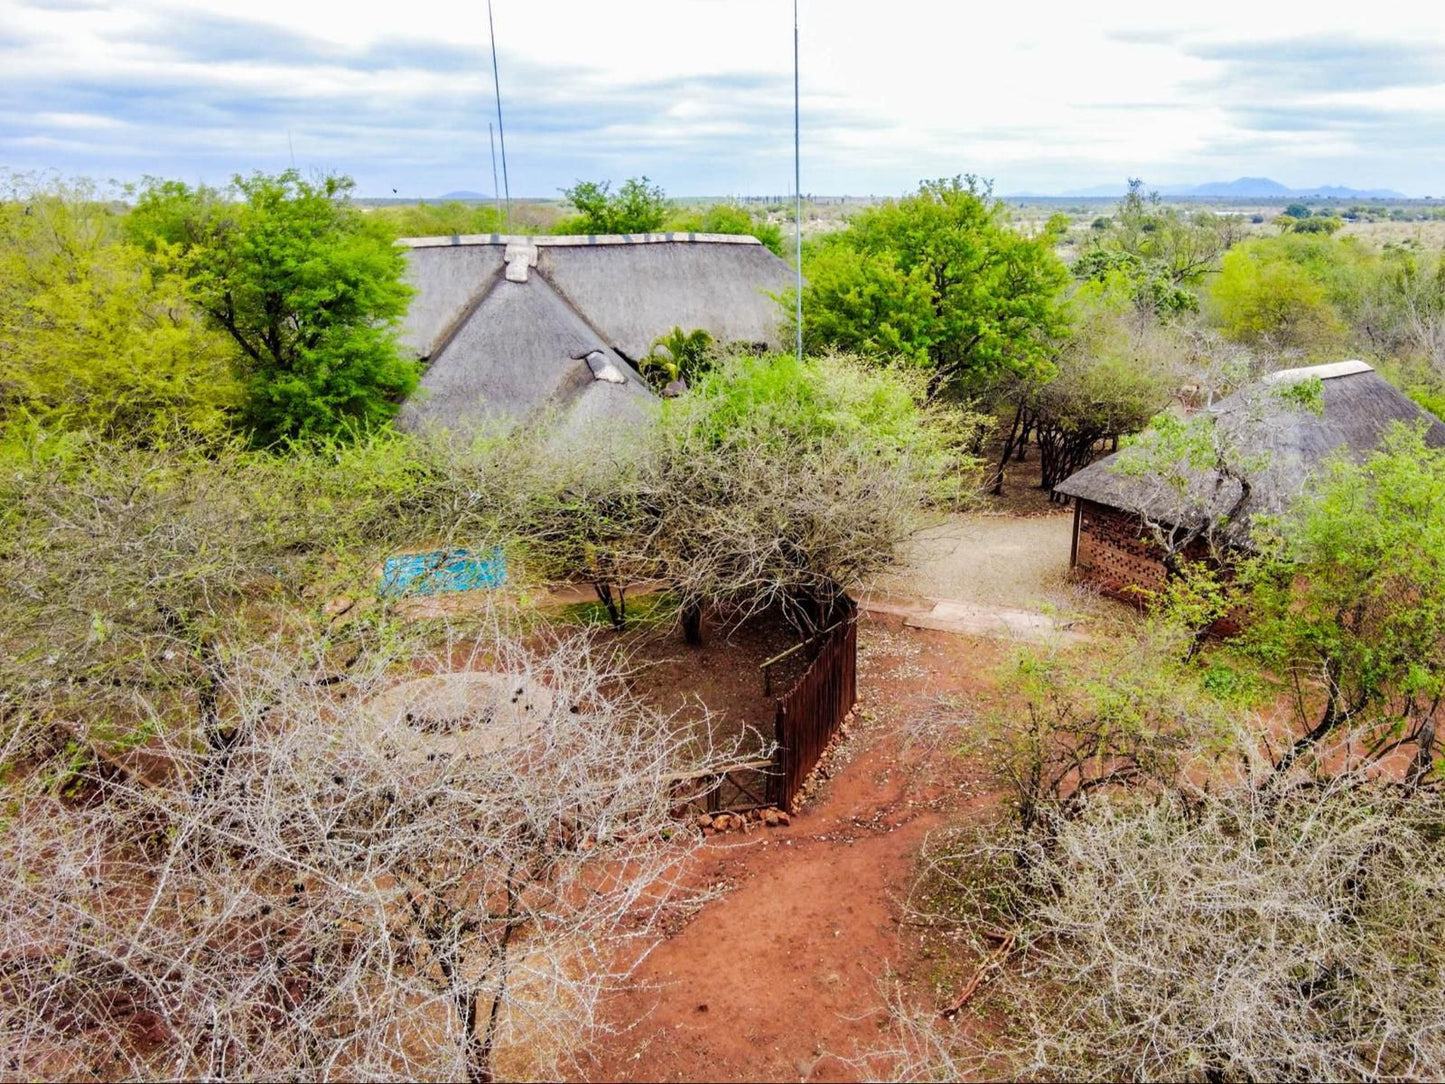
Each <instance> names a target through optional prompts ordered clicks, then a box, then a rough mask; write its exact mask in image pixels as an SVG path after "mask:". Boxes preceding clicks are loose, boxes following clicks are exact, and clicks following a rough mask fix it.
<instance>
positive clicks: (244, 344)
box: [126, 170, 417, 443]
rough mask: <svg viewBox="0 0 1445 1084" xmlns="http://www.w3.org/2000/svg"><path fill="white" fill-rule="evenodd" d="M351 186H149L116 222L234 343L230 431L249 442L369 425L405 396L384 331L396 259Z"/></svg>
mask: <svg viewBox="0 0 1445 1084" xmlns="http://www.w3.org/2000/svg"><path fill="white" fill-rule="evenodd" d="M351 188H352V182H351V181H350V180H349V179H348V178H344V177H326V178H324V179H322V180H320V181H316V182H311V181H307V180H305V179H304V178H302V177H301V175H300V174H299V173H298V172H296V171H295V170H287V171H286V172H284V173H281V174H278V175H276V176H267V175H265V174H260V173H257V174H253V175H251V176H250V177H239V176H238V177H236V178H235V180H234V182H233V186H232V190H231V192H229V193H225V194H223V193H218V192H216V191H214V190H211V189H207V188H205V187H197V188H192V187H191V186H189V185H186V184H183V183H180V182H177V181H155V182H151V183H149V184H147V185H146V186H145V187H144V188H143V189H142V190H141V192H140V193H139V196H138V198H137V200H136V204H135V208H134V210H133V211H132V213H131V215H130V217H129V219H128V221H127V223H126V228H127V232H128V234H129V235H130V236H131V237H132V238H133V239H134V240H136V241H137V242H139V243H141V244H144V245H145V246H147V247H148V248H149V249H150V250H151V251H152V252H154V253H155V256H156V259H157V264H158V266H160V267H164V268H168V269H173V270H174V271H175V272H177V273H179V274H181V275H183V276H184V277H185V279H186V280H187V282H188V284H189V291H190V294H191V296H192V297H193V298H194V300H195V302H196V304H197V305H198V306H199V307H200V309H201V310H202V311H203V312H204V313H205V314H206V316H207V317H208V318H209V319H210V321H211V322H212V323H213V324H214V325H215V326H216V327H218V328H220V329H221V330H223V331H224V332H225V333H226V334H227V335H229V336H230V337H231V339H232V340H233V341H234V342H235V344H236V346H237V347H238V349H239V352H240V364H239V370H240V378H241V383H242V387H243V402H242V405H241V410H240V417H241V422H242V424H243V425H244V426H245V427H246V428H247V429H248V430H250V431H251V433H252V434H253V435H254V438H255V439H256V440H257V441H259V442H261V443H271V442H274V441H277V440H281V439H286V438H293V437H313V436H318V435H323V434H328V433H336V432H343V431H347V430H353V429H366V428H370V427H372V426H375V425H377V424H379V423H381V422H384V421H386V420H388V419H389V418H391V417H392V416H393V415H394V414H395V413H396V410H397V408H398V406H399V403H400V400H401V399H402V398H403V397H404V396H405V395H406V394H407V393H409V392H410V391H412V390H413V389H414V388H415V387H416V383H417V370H416V365H415V364H414V363H412V362H410V361H408V360H406V359H404V358H403V357H402V355H401V352H400V350H399V348H398V346H397V343H396V340H395V337H394V333H393V329H394V326H395V324H396V322H397V321H398V320H399V319H400V317H401V316H402V315H403V314H404V313H405V311H406V305H407V302H408V300H409V299H410V297H411V290H410V288H409V287H407V286H406V285H405V284H404V283H403V282H402V272H403V270H404V267H405V260H404V257H403V256H402V253H401V252H400V251H399V250H398V249H397V248H396V247H395V246H394V245H393V244H392V242H391V238H390V236H389V233H388V231H387V230H386V229H385V228H384V226H382V225H381V224H379V223H376V222H373V221H371V220H369V219H368V218H367V217H366V216H364V215H362V214H361V213H360V212H359V211H358V210H356V208H355V207H353V206H352V205H351V204H350V203H349V202H348V199H347V195H348V193H349V192H350V190H351Z"/></svg>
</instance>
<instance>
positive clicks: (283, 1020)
mask: <svg viewBox="0 0 1445 1084" xmlns="http://www.w3.org/2000/svg"><path fill="white" fill-rule="evenodd" d="M234 196H235V198H233V199H231V200H225V199H223V198H222V197H221V196H220V195H219V194H215V193H209V192H204V191H201V192H198V191H196V190H193V189H188V188H184V187H182V186H177V185H168V184H161V183H158V184H154V185H151V186H149V187H148V188H147V189H146V190H145V191H144V193H142V194H141V195H140V197H139V198H138V199H137V200H136V202H135V205H134V208H133V209H129V210H128V209H126V208H124V207H117V206H113V205H110V204H108V203H105V202H102V201H99V200H96V199H94V198H93V194H92V193H90V192H88V191H85V190H71V189H66V190H54V189H51V190H46V191H37V190H34V189H29V190H27V191H26V192H25V193H24V197H25V202H23V203H21V202H17V203H15V204H7V205H6V207H5V218H4V220H3V221H4V223H5V226H6V229H7V231H8V232H7V239H15V240H18V241H20V242H22V244H20V245H18V246H17V247H18V248H19V249H20V251H19V252H18V253H16V254H15V255H14V259H13V262H11V249H10V248H9V247H8V246H7V248H6V253H7V262H6V263H5V264H4V266H3V273H4V279H3V291H0V297H3V298H4V305H5V308H4V313H3V315H4V324H3V327H4V329H5V335H6V336H7V339H9V338H10V337H11V336H13V337H14V340H15V341H17V342H20V343H23V344H24V345H25V349H24V350H23V351H17V352H15V353H8V352H7V355H6V360H7V365H8V366H9V369H8V370H7V374H6V379H5V384H4V388H5V395H6V399H5V415H4V424H5V439H4V441H3V443H0V456H3V463H4V471H3V476H0V528H3V529H0V537H3V542H0V577H3V582H4V584H5V585H6V590H5V591H4V592H3V593H0V628H3V632H0V643H3V651H0V659H3V662H0V720H3V734H0V750H3V752H0V772H3V778H4V784H5V807H4V808H5V817H4V827H3V831H0V850H3V852H4V858H5V861H6V864H7V868H8V869H9V870H11V871H12V874H13V875H12V876H11V877H10V878H8V879H7V882H6V885H5V888H4V890H3V892H0V990H3V996H0V1002H3V1007H0V1034H3V1035H4V1037H5V1038H4V1046H5V1050H6V1058H7V1062H6V1072H8V1073H14V1074H18V1075H31V1076H64V1075H77V1074H81V1075H83V1074H91V1075H96V1076H103V1077H128V1078H167V1079H174V1078H191V1077H197V1078H200V1077H217V1076H224V1077H259V1078H267V1077H276V1076H287V1075H296V1074H298V1073H299V1074H302V1075H307V1076H316V1077H332V1078H335V1077H348V1078H350V1077H355V1076H366V1077H369V1078H416V1077H418V1076H444V1077H449V1078H460V1077H465V1078H469V1079H473V1080H487V1079H492V1078H493V1077H494V1076H497V1075H503V1076H524V1077H535V1076H547V1075H551V1074H552V1073H555V1072H556V1071H557V1067H558V1065H559V1064H560V1063H561V1062H562V1061H563V1060H565V1059H566V1058H567V1057H568V1056H569V1055H571V1054H573V1053H575V1052H576V1050H577V1049H578V1044H579V1043H580V1042H582V1041H584V1040H585V1038H586V1036H587V1035H588V1033H589V1031H588V1029H589V1027H590V1026H591V1024H592V1023H593V1022H594V1021H595V1019H596V1015H595V1009H596V1006H597V1003H598V1000H599V998H600V997H601V995H602V994H603V993H604V992H605V991H606V990H608V989H611V988H613V987H615V986H616V985H617V984H618V983H619V982H621V981H623V980H624V979H625V977H626V975H627V973H628V972H629V969H630V967H631V966H632V965H631V963H629V961H635V960H636V959H637V958H638V951H636V950H632V949H629V947H628V946H629V945H631V944H632V943H634V942H636V943H637V944H638V947H639V949H640V948H641V947H642V946H643V945H645V944H646V942H647V940H648V939H649V938H650V937H653V936H655V935H656V931H657V930H658V928H659V924H660V923H663V922H665V921H667V920H668V916H669V915H672V914H674V913H675V911H676V909H678V908H683V909H685V908H687V907H691V906H696V904H697V903H698V900H699V898H700V897H699V896H698V894H697V892H696V891H692V892H690V893H688V892H683V891H682V890H681V889H680V888H679V887H678V886H677V885H675V884H674V883H673V880H674V879H673V873H674V872H675V871H676V870H677V868H678V865H679V863H680V862H681V860H682V859H683V858H685V857H686V855H687V854H688V853H689V852H690V850H691V849H692V848H693V846H695V844H696V841H697V836H696V833H693V832H687V831H682V830H680V828H679V825H678V822H677V821H675V820H674V819H673V815H672V814H673V811H674V809H675V808H676V807H677V805H678V803H679V801H681V800H684V799H685V798H687V797H688V794H689V792H688V791H687V788H686V785H683V786H682V789H679V784H678V782H677V779H678V777H679V775H687V774H688V773H691V772H702V773H704V774H706V773H707V772H709V771H711V770H712V769H715V768H717V767H719V766H721V765H722V764H725V763H727V762H729V761H730V760H735V759H736V758H737V755H738V754H737V752H736V750H734V749H733V748H731V747H724V746H715V745H713V744H712V743H711V742H710V741H709V739H708V732H707V731H706V730H705V729H704V730H701V731H700V730H698V729H697V728H696V727H684V726H683V725H682V724H681V723H680V722H678V721H677V720H675V719H672V718H669V717H666V716H663V715H660V714H659V713H658V712H657V711H655V710H654V709H652V708H650V707H648V706H647V705H645V704H643V703H641V702H640V701H638V700H637V699H636V698H635V697H634V696H632V695H630V694H628V693H627V692H626V689H625V683H624V682H623V680H622V677H623V675H622V673H620V672H619V671H618V669H617V666H618V665H620V664H619V663H618V662H617V661H616V660H615V658H614V657H613V656H610V655H609V656H608V657H609V658H613V661H612V662H608V663H603V662H601V661H600V656H599V655H598V654H597V653H595V652H594V651H593V650H592V645H591V641H590V640H589V638H588V636H587V635H582V634H577V633H575V632H566V631H565V630H564V631H560V632H559V631H554V630H553V629H552V628H551V627H550V626H549V625H548V624H547V623H546V622H545V621H542V620H541V619H539V618H538V617H537V616H536V615H535V614H533V613H531V612H530V611H529V610H528V609H527V607H526V606H525V605H524V604H523V603H522V602H521V601H520V600H519V599H518V597H517V594H516V593H505V592H504V593H502V594H500V595H498V597H497V599H496V601H495V603H494V604H493V605H492V606H489V607H484V608H483V609H482V611H481V612H478V613H473V614H472V615H471V616H451V617H438V618H417V617H414V616H412V617H408V616H406V613H407V611H405V609H404V603H405V599H398V598H394V597H392V596H391V595H390V594H387V593H384V592H379V590H378V586H377V584H378V580H377V572H376V570H377V567H378V565H379V564H380V562H381V561H382V560H383V559H384V558H385V557H386V556H387V555H388V554H392V553H395V552H397V551H398V550H406V549H411V548H415V547H417V546H424V547H441V548H443V549H447V550H458V549H466V550H469V551H474V552H477V551H480V552H487V551H490V550H491V549H493V548H494V547H495V548H499V549H500V550H501V551H502V552H503V553H505V555H506V557H507V561H508V568H509V573H510V577H511V581H512V582H513V583H514V584H516V585H517V589H518V591H521V592H525V591H534V590H536V589H537V587H538V586H540V585H544V584H545V583H547V582H548V581H551V580H568V581H577V580H581V581H583V582H592V583H594V584H595V585H596V586H597V589H598V594H599V596H600V597H602V598H604V599H605V600H608V601H609V603H610V604H611V605H612V606H614V607H615V609H616V612H617V613H618V614H619V616H621V614H622V611H623V609H624V607H625V605H626V599H625V593H624V592H625V589H626V587H627V586H628V585H629V584H630V583H633V582H635V581H636V580H637V579H639V578H649V579H653V580H660V581H661V582H662V584H663V586H664V587H665V588H666V589H667V590H669V591H670V592H671V593H672V594H673V595H674V596H675V597H676V598H677V599H678V600H679V601H680V602H681V605H680V606H679V607H678V614H679V620H680V621H681V622H682V623H683V625H684V626H685V627H686V629H687V631H688V633H689V635H690V636H691V637H694V638H697V637H701V636H702V635H703V631H704V630H703V628H702V613H703V611H704V606H705V604H708V603H720V602H726V603H729V604H730V607H729V610H728V612H730V613H733V614H739V615H743V616H745V615H746V614H747V613H749V612H751V611H753V610H756V609H758V608H760V607H765V606H780V607H782V608H783V609H784V610H785V611H786V612H787V613H788V614H789V615H790V616H791V617H792V618H793V620H794V622H795V624H797V625H798V627H799V628H800V630H807V629H810V628H812V627H814V626H813V625H812V624H811V623H812V622H815V621H816V620H817V618H818V617H819V616H821V615H822V613H823V612H824V608H825V607H826V606H827V605H828V603H829V602H830V600H831V597H832V593H833V592H836V591H838V590H840V589H844V588H847V587H849V586H851V585H854V584H856V583H857V582H858V580H859V579H860V578H861V577H864V576H866V575H868V574H869V573H870V572H872V571H874V570H877V569H879V568H881V567H883V566H885V565H886V564H887V563H889V561H890V560H891V559H892V557H893V555H894V553H895V552H896V550H897V548H898V547H899V546H900V545H901V544H902V543H903V542H904V541H906V539H907V538H908V537H909V535H910V534H911V532H912V531H913V530H914V529H915V528H916V527H917V525H918V524H919V523H920V522H923V521H924V520H925V518H926V517H928V516H930V515H931V514H933V513H934V512H935V511H936V510H937V509H940V508H943V507H946V506H948V505H949V504H951V503H953V502H956V501H957V500H958V499H960V497H961V495H963V494H965V493H966V491H967V489H968V485H967V479H968V478H969V477H970V472H971V469H972V464H973V460H972V459H971V458H970V456H969V454H968V450H967V449H968V446H969V444H970V443H971V442H972V430H971V428H970V425H971V419H970V418H968V417H967V416H963V415H959V414H958V413H957V412H945V411H942V410H940V409H938V408H936V407H934V406H931V405H929V404H927V403H926V402H924V396H923V394H922V390H921V388H920V387H918V386H917V384H916V383H915V382H914V381H913V380H912V379H911V377H910V376H909V375H908V374H899V373H892V372H888V371H883V370H875V369H871V368H866V367H862V366H861V365H860V364H859V363H857V362H855V361H852V360H850V359H847V358H841V357H838V358H817V359H809V360H808V361H806V362H799V361H797V360H796V359H786V358H783V359H772V358H750V357H738V358H717V359H713V360H712V362H711V368H710V370H709V371H707V372H706V373H702V372H699V373H698V374H696V385H695V387H694V389H693V391H692V392H691V393H690V394H689V395H688V396H686V397H685V398H683V399H679V400H675V401H672V402H668V403H665V404H663V405H662V407H661V408H660V411H659V417H658V418H657V421H656V424H655V426H654V427H653V428H652V429H650V430H649V431H648V432H646V433H644V434H640V435H639V439H638V440H637V441H635V442H633V443H632V444H631V445H629V447H628V454H627V455H626V457H621V456H619V457H617V458H615V459H612V460H607V461H602V460H599V459H597V458H595V457H592V458H588V457H570V456H558V455H556V454H555V449H554V448H552V447H551V446H550V445H549V444H548V443H547V441H546V439H545V437H546V432H545V422H543V424H542V425H541V428H540V430H534V429H526V428H524V429H523V430H521V431H519V432H516V433H514V434H512V435H509V436H499V437H491V438H482V439H479V440H476V441H473V442H470V443H455V442H449V441H447V440H446V439H443V438H434V439H421V438H417V437H413V436H409V435H406V434H402V433H398V432H394V431H392V430H391V429H390V428H389V427H387V425H386V424H385V417H384V415H381V414H375V413H372V414H367V413H355V412H353V413H351V414H349V415H346V419H347V424H341V423H340V418H341V416H342V415H341V414H338V413H333V410H334V407H333V406H332V404H333V403H334V402H335V398H334V395H333V391H334V388H335V385H334V384H332V383H329V382H328V381H332V380H334V379H340V378H342V376H344V366H330V365H322V364H320V355H319V353H318V352H326V351H333V350H341V351H343V353H344V354H345V356H346V357H349V358H353V359H355V358H366V357H371V358H372V359H373V360H378V359H379V360H380V361H381V362H385V363H386V364H391V363H393V362H395V360H396V357H397V354H396V352H395V347H394V346H393V345H392V344H391V343H390V341H389V338H388V335H387V328H388V325H389V322H390V321H391V320H392V319H393V318H394V316H395V313H396V311H397V309H398V308H399V306H400V305H402V304H404V301H405V295H404V292H402V290H401V288H400V286H399V285H398V278H397V274H396V270H397V269H396V267H395V264H394V262H393V261H394V255H393V253H392V251H391V250H390V248H389V247H388V245H387V243H386V240H385V236H384V235H381V238H380V240H378V235H377V234H376V233H375V232H374V230H373V229H372V228H371V227H370V226H368V225H367V224H365V223H360V222H358V221H357V220H356V219H355V218H354V217H353V213H352V211H351V210H350V209H349V207H348V205H347V203H346V202H345V200H344V198H343V197H344V188H343V187H342V186H333V185H329V184H328V185H311V184H308V183H304V182H301V181H299V180H298V179H296V178H293V177H289V176H283V177H282V178H280V179H264V178H258V179H254V180H250V181H245V182H240V183H238V189H237V191H236V193H235V194H234ZM26 208H29V213H26ZM273 318H274V321H275V323H274V325H273V322H272V321H273ZM67 321H69V322H67ZM348 342H349V344H350V345H346V344H347V343H348ZM51 347H53V349H51ZM248 347H249V349H248ZM368 352H372V353H368ZM256 355H260V357H259V358H258V357H257V356H256ZM328 356H330V355H328ZM92 359H94V360H96V361H98V362H101V361H103V362H105V363H107V364H109V365H110V366H111V367H110V368H109V369H107V370H105V372H104V376H105V380H106V384H105V386H104V387H103V388H102V387H99V386H94V385H93V384H91V383H88V381H91V379H92V378H91V376H90V374H89V373H88V371H87V366H88V364H89V363H90V362H91V361H92ZM61 361H64V362H66V363H68V365H69V370H70V371H67V369H66V368H65V367H64V366H62V365H61V364H60V362H61ZM157 363H165V364H168V365H171V366H172V368H171V369H163V370H160V371H157V369H156V368H155V367H154V366H155V365H156V364H157ZM338 368H340V369H342V372H341V373H338V372H337V369H338ZM378 368H381V369H382V370H383V371H386V370H385V367H384V366H382V365H378ZM323 369H324V370H325V371H324V372H323V371H322V370H323ZM313 376H314V377H315V378H316V380H318V381H320V383H313V384H310V385H306V386H309V387H310V388H311V389H312V390H311V391H306V390H304V387H303V385H304V384H305V381H306V380H308V379H311V378H312V377H313ZM373 388H375V389H376V390H378V391H379V390H380V385H379V383H374V384H373ZM308 396H312V397H314V399H315V401H314V402H310V400H308V399H307V397H308ZM380 401H381V397H380V396H379V395H378V396H377V397H375V398H374V399H373V402H380ZM387 401H390V399H389V397H388V399H387ZM296 403H301V404H302V405H303V406H304V407H305V409H292V407H293V406H294V404H296ZM278 404H285V405H286V409H282V408H281V406H278ZM307 404H309V405H307ZM303 418H313V419H316V418H319V419H321V420H319V421H314V422H312V423H310V424H304V423H302V422H301V421H300V420H299V419H303ZM333 423H334V424H333ZM458 667H460V668H462V669H466V670H482V671H486V672H488V673H491V674H495V675H498V680H499V681H501V682H504V683H505V685H506V689H507V690H511V689H512V688H513V687H514V686H515V688H516V689H517V690H518V693H517V695H519V696H520V695H522V693H521V691H522V690H535V689H542V690H545V697H544V699H543V701H541V702H539V703H541V706H540V707H539V709H538V713H537V715H536V716H535V717H534V718H531V719H530V720H528V726H527V727H526V728H524V729H523V730H521V731H518V732H516V733H512V732H509V731H506V730H503V731H502V732H501V737H500V738H499V739H498V740H497V741H495V742H491V743H488V742H486V741H482V742H477V741H475V740H474V739H473V738H472V737H469V735H477V734H481V735H485V734H486V733H488V732H489V731H488V728H489V727H493V726H494V725H495V723H496V720H497V717H498V715H500V714H505V706H504V705H503V706H502V707H498V706H497V705H490V706H489V705H487V704H481V705H477V704H472V705H471V706H470V707H468V708H466V709H464V710H462V711H461V713H460V714H459V715H458V716H457V717H455V718H453V717H450V716H446V717H438V718H435V719H432V718H430V717H427V718H424V719H420V720H408V721H406V722H405V723H397V722H396V721H395V720H391V721H390V722H388V720H387V719H384V718H381V717H379V716H378V715H377V711H378V710H379V709H377V708H375V707H374V705H375V703H376V699H375V698H376V697H377V696H378V695H379V694H381V693H383V692H385V691H386V690H387V689H389V688H391V687H393V686H394V685H396V683H397V682H398V681H402V680H405V679H408V678H412V677H415V676H417V675H419V674H421V675H424V674H429V673H437V672H448V671H453V670H456V669H457V668H458ZM513 699H514V700H515V697H514V698H513ZM397 726H400V727H401V728H402V730H403V731H405V733H396V732H394V731H395V729H396V727H397ZM388 727H391V729H388ZM702 785H703V784H698V785H697V786H702Z"/></svg>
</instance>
